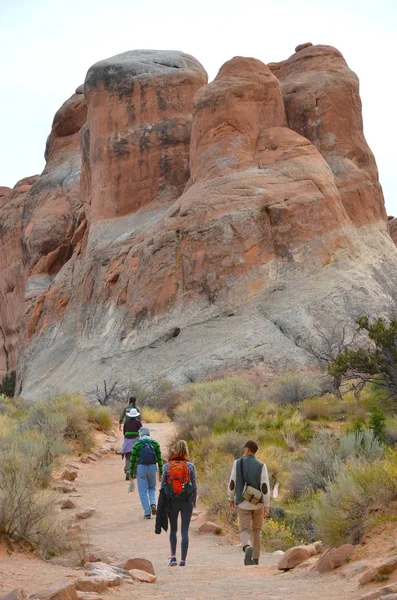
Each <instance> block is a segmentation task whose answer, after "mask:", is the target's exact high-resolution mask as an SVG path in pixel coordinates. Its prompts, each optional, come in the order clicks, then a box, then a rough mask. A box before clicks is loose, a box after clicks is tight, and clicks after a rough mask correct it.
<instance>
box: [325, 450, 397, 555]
mask: <svg viewBox="0 0 397 600" xmlns="http://www.w3.org/2000/svg"><path fill="white" fill-rule="evenodd" d="M396 498H397V454H396V453H392V454H389V456H388V457H387V458H386V459H385V460H383V461H375V462H374V463H372V464H368V463H362V462H361V463H360V462H359V463H356V464H352V465H350V466H349V467H345V468H343V469H342V470H341V471H340V472H339V473H338V476H337V477H336V478H335V480H334V481H333V482H331V483H329V485H328V486H327V489H326V493H324V494H322V495H321V497H320V499H319V501H318V505H317V506H316V507H315V510H314V520H315V524H316V530H317V534H318V536H319V537H320V538H321V540H323V541H324V542H325V543H326V544H329V545H331V546H339V545H341V544H344V543H347V542H349V543H352V544H357V543H358V542H359V541H360V540H361V538H362V535H363V533H364V531H365V525H366V520H367V519H368V515H369V514H370V511H371V507H372V506H373V505H374V504H375V503H376V504H377V505H379V504H382V505H383V506H385V507H386V506H388V504H389V503H390V502H391V501H393V500H395V499H396Z"/></svg>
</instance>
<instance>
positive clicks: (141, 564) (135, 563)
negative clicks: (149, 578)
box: [122, 558, 156, 575]
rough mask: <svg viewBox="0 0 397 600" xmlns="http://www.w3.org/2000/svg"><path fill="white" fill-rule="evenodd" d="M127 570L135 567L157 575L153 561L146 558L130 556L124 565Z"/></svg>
mask: <svg viewBox="0 0 397 600" xmlns="http://www.w3.org/2000/svg"><path fill="white" fill-rule="evenodd" d="M122 568H123V569H124V570H125V571H132V570H133V569H139V570H140V571H145V573H150V575H156V573H155V571H154V567H153V563H152V562H151V561H150V560H147V559H146V558H129V559H128V560H127V561H126V562H125V563H124V565H123V567H122Z"/></svg>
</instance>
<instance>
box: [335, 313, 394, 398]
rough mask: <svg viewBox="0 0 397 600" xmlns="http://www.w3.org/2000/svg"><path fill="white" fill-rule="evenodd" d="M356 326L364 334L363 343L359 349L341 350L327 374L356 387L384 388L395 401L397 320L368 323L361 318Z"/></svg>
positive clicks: (377, 320) (367, 320)
mask: <svg viewBox="0 0 397 600" xmlns="http://www.w3.org/2000/svg"><path fill="white" fill-rule="evenodd" d="M356 323H357V330H358V331H359V332H364V333H365V336H366V341H365V343H364V344H363V345H362V346H361V347H359V348H350V347H347V346H345V347H344V349H343V350H342V351H341V352H340V353H339V354H338V356H337V357H336V359H335V361H334V362H333V364H330V365H329V367H328V371H329V373H330V374H331V375H332V376H333V377H347V378H349V379H353V380H354V381H355V382H356V385H362V384H363V383H365V382H368V381H370V382H372V383H374V384H375V385H379V386H385V387H386V388H387V389H388V391H389V394H390V396H392V397H397V320H392V321H389V322H387V321H386V320H385V319H384V318H383V317H378V318H377V319H376V320H375V321H372V322H371V321H370V319H369V317H367V316H361V317H359V318H358V319H357V321H356Z"/></svg>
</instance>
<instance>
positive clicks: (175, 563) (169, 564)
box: [168, 556, 178, 567]
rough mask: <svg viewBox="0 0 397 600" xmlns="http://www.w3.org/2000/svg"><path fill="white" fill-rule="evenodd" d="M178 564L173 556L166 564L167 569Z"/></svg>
mask: <svg viewBox="0 0 397 600" xmlns="http://www.w3.org/2000/svg"><path fill="white" fill-rule="evenodd" d="M177 564H178V561H177V560H176V557H175V556H171V558H170V562H169V563H168V566H169V567H176V566H177Z"/></svg>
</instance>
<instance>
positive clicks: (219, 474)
mask: <svg viewBox="0 0 397 600" xmlns="http://www.w3.org/2000/svg"><path fill="white" fill-rule="evenodd" d="M232 463H233V458H232V457H231V456H228V455H227V454H223V455H222V454H221V453H217V457H216V460H214V461H213V462H212V464H211V463H207V464H206V466H205V468H204V469H203V470H202V471H201V475H200V478H199V491H200V498H201V499H202V500H203V501H204V503H205V505H206V507H207V511H208V514H209V515H210V516H213V517H216V518H219V519H221V520H223V521H227V522H228V523H231V524H235V522H236V515H235V513H234V512H232V511H231V510H230V508H229V502H228V499H227V493H226V491H227V485H228V481H229V477H230V473H231V469H232Z"/></svg>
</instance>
